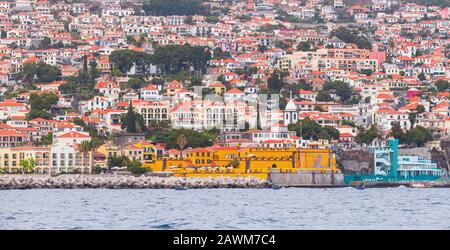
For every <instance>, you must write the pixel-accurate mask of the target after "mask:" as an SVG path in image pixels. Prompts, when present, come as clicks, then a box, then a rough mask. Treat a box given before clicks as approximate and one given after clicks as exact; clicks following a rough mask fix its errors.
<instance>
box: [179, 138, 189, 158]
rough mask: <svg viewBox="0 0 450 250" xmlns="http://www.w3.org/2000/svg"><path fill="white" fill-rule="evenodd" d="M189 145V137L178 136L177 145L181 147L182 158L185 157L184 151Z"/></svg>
mask: <svg viewBox="0 0 450 250" xmlns="http://www.w3.org/2000/svg"><path fill="white" fill-rule="evenodd" d="M187 143H188V139H187V137H186V136H185V135H184V134H182V135H180V136H178V138H177V144H178V146H180V150H181V153H180V155H181V158H182V157H183V149H184V147H186V145H187Z"/></svg>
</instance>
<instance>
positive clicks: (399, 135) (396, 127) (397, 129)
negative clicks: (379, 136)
mask: <svg viewBox="0 0 450 250" xmlns="http://www.w3.org/2000/svg"><path fill="white" fill-rule="evenodd" d="M389 135H390V136H392V137H394V138H395V139H399V140H403V136H404V132H403V129H402V127H401V126H400V123H398V122H393V123H392V125H391V132H390V133H389Z"/></svg>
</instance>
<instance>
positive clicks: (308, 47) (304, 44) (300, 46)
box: [297, 41, 315, 51]
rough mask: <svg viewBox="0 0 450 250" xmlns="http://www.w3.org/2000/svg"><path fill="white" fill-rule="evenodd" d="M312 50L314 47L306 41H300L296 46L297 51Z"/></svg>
mask: <svg viewBox="0 0 450 250" xmlns="http://www.w3.org/2000/svg"><path fill="white" fill-rule="evenodd" d="M314 49H315V48H314V45H313V44H311V42H308V41H302V42H300V43H299V44H298V45H297V50H298V51H313V50H314Z"/></svg>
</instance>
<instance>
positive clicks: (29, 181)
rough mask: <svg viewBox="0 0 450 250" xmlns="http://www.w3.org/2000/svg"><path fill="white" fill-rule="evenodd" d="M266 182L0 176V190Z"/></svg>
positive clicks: (260, 184) (259, 183)
mask: <svg viewBox="0 0 450 250" xmlns="http://www.w3.org/2000/svg"><path fill="white" fill-rule="evenodd" d="M268 186H269V184H268V182H267V181H265V180H262V179H258V178H253V177H245V178H244V177H238V178H229V177H210V178H182V177H154V176H139V177H136V176H115V175H104V176H100V175H61V176H57V177H50V176H42V175H41V176H40V175H0V189H34V188H57V189H71V188H108V189H126V188H128V189H143V188H149V189H162V188H265V187H268Z"/></svg>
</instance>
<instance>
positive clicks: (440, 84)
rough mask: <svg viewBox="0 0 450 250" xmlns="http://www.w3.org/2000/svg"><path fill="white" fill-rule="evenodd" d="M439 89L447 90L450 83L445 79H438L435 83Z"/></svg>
mask: <svg viewBox="0 0 450 250" xmlns="http://www.w3.org/2000/svg"><path fill="white" fill-rule="evenodd" d="M434 86H436V88H437V90H438V91H447V90H448V88H449V87H450V83H449V82H448V81H445V80H438V81H436V82H435V83H434Z"/></svg>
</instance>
